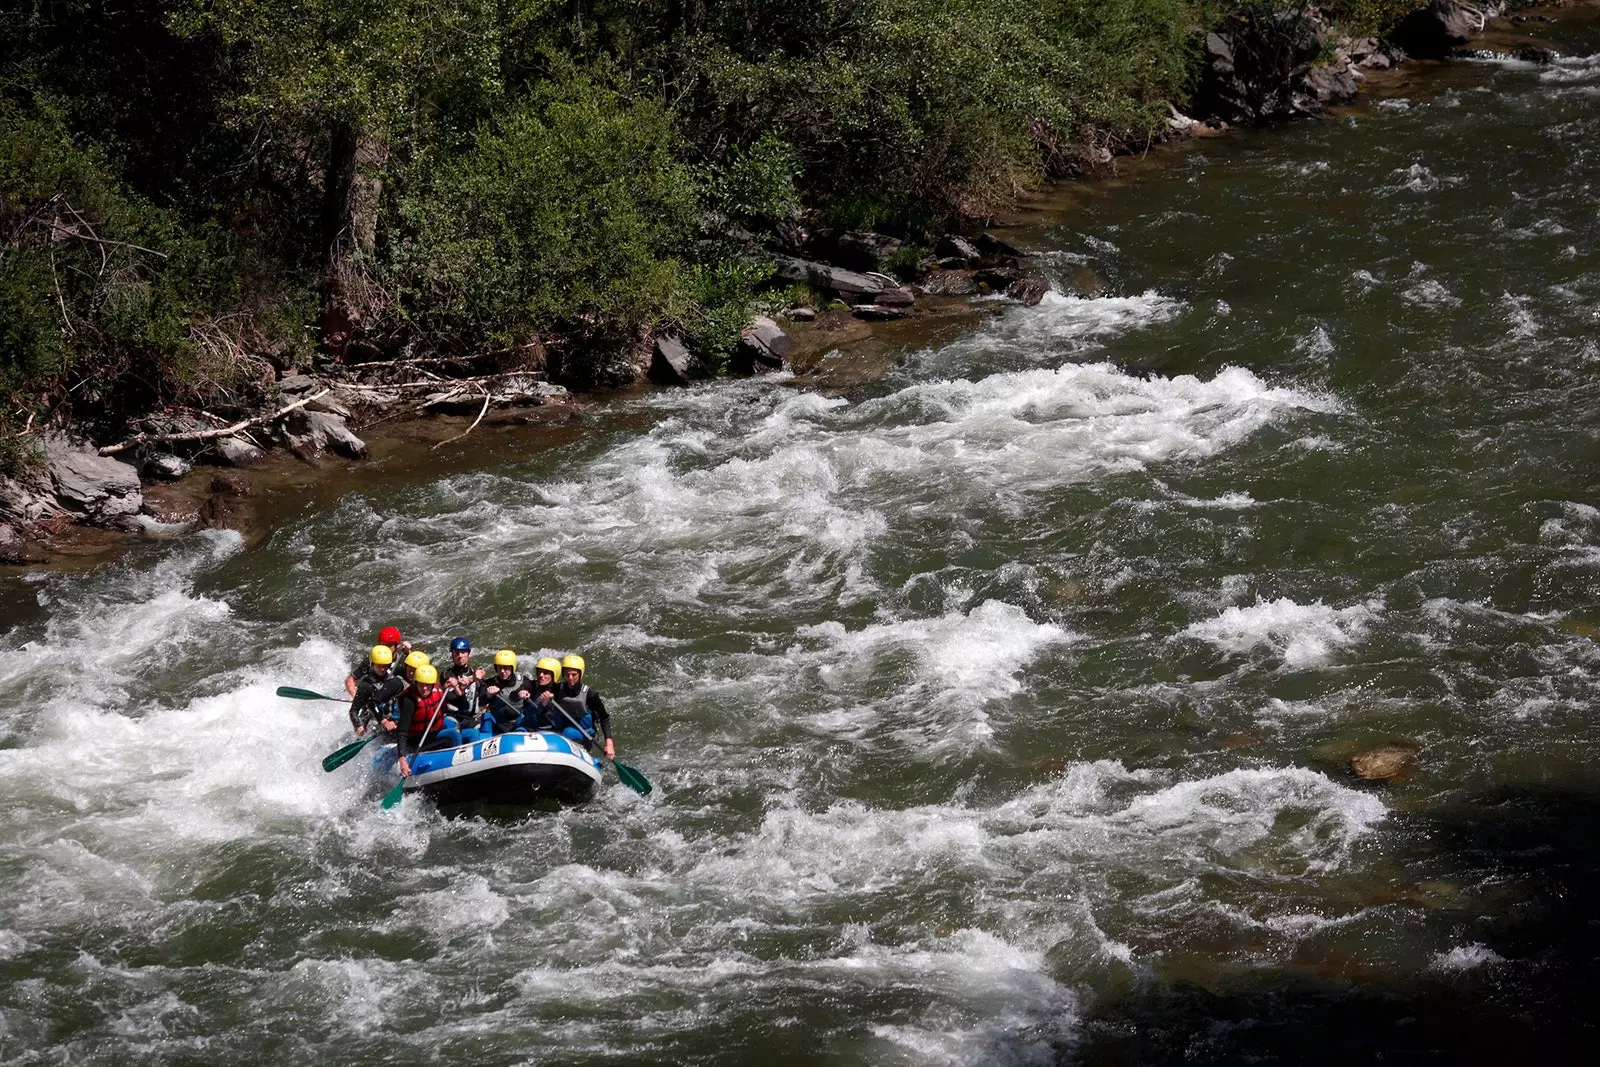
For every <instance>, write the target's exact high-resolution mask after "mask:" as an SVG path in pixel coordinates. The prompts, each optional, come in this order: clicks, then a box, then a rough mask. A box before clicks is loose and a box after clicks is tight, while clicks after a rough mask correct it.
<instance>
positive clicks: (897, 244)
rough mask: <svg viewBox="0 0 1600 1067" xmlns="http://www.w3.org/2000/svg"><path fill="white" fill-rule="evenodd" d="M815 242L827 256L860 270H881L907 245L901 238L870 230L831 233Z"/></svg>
mask: <svg viewBox="0 0 1600 1067" xmlns="http://www.w3.org/2000/svg"><path fill="white" fill-rule="evenodd" d="M813 244H814V245H816V246H818V248H817V253H818V254H821V255H825V256H827V257H828V258H829V259H831V260H833V261H834V262H836V263H838V264H840V265H841V266H844V267H848V268H849V269H851V270H860V271H870V270H877V269H878V268H879V267H881V266H883V265H884V264H885V263H887V262H888V261H889V260H890V259H892V258H894V256H895V255H896V254H897V253H899V251H900V250H901V249H902V248H904V247H905V243H904V242H903V241H901V240H900V239H899V238H897V237H890V236H889V235H887V234H882V233H872V232H871V231H868V230H852V231H850V232H849V233H841V234H830V235H828V236H827V237H825V238H818V239H816V240H814V241H813Z"/></svg>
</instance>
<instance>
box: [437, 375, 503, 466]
mask: <svg viewBox="0 0 1600 1067" xmlns="http://www.w3.org/2000/svg"><path fill="white" fill-rule="evenodd" d="M493 399H494V393H493V392H492V391H491V390H488V389H485V390H484V391H483V407H481V408H479V409H478V417H477V418H475V419H473V420H472V425H471V426H468V427H467V428H466V429H465V430H462V431H461V432H460V433H458V434H456V435H455V436H454V437H451V438H447V439H446V440H443V441H440V442H439V443H438V444H436V445H434V446H433V447H432V448H430V449H428V451H429V452H432V451H434V449H439V448H443V447H444V446H445V445H449V444H454V443H455V442H457V441H459V440H461V439H462V438H463V437H465V436H467V434H469V433H471V432H472V431H473V430H476V429H477V428H478V423H480V422H482V421H483V417H484V416H485V415H487V414H488V413H489V401H491V400H493Z"/></svg>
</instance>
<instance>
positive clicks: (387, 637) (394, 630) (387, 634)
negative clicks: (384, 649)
mask: <svg viewBox="0 0 1600 1067" xmlns="http://www.w3.org/2000/svg"><path fill="white" fill-rule="evenodd" d="M401 640H402V638H401V636H400V627H398V626H385V627H384V628H383V629H381V630H379V631H378V644H380V645H398V644H399V643H400V642H401Z"/></svg>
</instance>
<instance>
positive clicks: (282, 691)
mask: <svg viewBox="0 0 1600 1067" xmlns="http://www.w3.org/2000/svg"><path fill="white" fill-rule="evenodd" d="M278 695H279V696H281V697H289V698H290V699H292V700H341V701H343V700H349V699H350V698H349V697H325V696H323V695H322V694H321V693H313V692H312V691H311V690H309V689H296V688H295V687H294V686H292V685H280V686H278Z"/></svg>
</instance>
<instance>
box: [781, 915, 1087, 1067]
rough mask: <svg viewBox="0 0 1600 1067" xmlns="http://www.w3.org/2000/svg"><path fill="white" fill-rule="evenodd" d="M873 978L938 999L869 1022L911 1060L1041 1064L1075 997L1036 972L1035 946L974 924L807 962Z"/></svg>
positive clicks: (1073, 1013)
mask: <svg viewBox="0 0 1600 1067" xmlns="http://www.w3.org/2000/svg"><path fill="white" fill-rule="evenodd" d="M811 969H812V970H817V971H821V972H822V974H823V976H824V977H827V976H828V975H830V974H839V973H841V972H842V977H845V978H847V979H850V978H859V976H860V975H861V973H862V972H863V971H865V972H868V973H870V975H871V978H872V982H873V984H874V985H884V984H887V985H894V984H898V983H914V984H915V985H916V986H918V987H919V988H922V989H927V990H930V991H932V992H933V993H934V994H935V995H936V997H937V998H938V1000H939V1001H940V1003H938V1004H936V1006H934V1007H930V1008H929V1009H926V1010H924V1011H923V1012H922V1013H921V1015H920V1017H919V1018H918V1020H917V1022H916V1023H915V1024H909V1023H907V1024H899V1025H892V1024H877V1025H873V1026H872V1027H871V1028H870V1029H871V1032H872V1033H873V1034H875V1035H876V1036H878V1037H879V1038H881V1039H883V1040H885V1041H887V1042H889V1043H891V1044H892V1045H894V1046H896V1047H897V1048H899V1049H901V1050H903V1051H904V1052H906V1053H909V1054H910V1055H911V1056H912V1057H913V1060H912V1062H915V1063H924V1064H935V1063H945V1064H952V1065H953V1064H972V1063H1010V1064H1040V1065H1048V1064H1054V1063H1056V1062H1057V1058H1056V1056H1057V1051H1058V1049H1059V1048H1060V1046H1061V1044H1062V1043H1063V1042H1064V1041H1065V1040H1066V1039H1068V1038H1069V1036H1070V1034H1071V1032H1072V1029H1073V1028H1074V1026H1075V1024H1076V1023H1077V1022H1078V1000H1077V997H1076V996H1075V995H1074V994H1073V993H1072V992H1071V991H1070V990H1069V989H1067V988H1066V987H1065V986H1062V985H1060V984H1059V983H1057V982H1055V981H1053V980H1052V979H1050V978H1049V977H1048V976H1047V975H1046V974H1045V973H1043V972H1044V969H1045V968H1044V960H1043V954H1042V953H1040V952H1037V951H1027V950H1021V949H1018V948H1017V947H1016V946H1014V945H1012V944H1010V943H1008V942H1006V941H1004V940H1001V939H1000V938H998V937H996V936H994V935H992V934H989V933H986V932H984V931H981V930H958V931H956V932H954V933H953V934H951V935H950V936H949V937H948V938H946V939H943V943H941V944H939V945H938V946H937V948H930V949H924V950H923V951H920V952H912V953H906V952H904V951H902V950H898V949H886V948H882V947H880V946H875V945H868V946H865V947H863V948H862V949H861V950H860V952H858V953H857V954H856V955H855V956H852V957H850V958H848V959H846V960H830V961H827V962H825V963H822V964H818V965H816V966H814V967H812V968H811Z"/></svg>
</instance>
